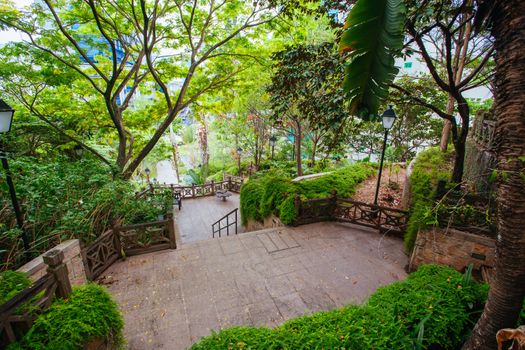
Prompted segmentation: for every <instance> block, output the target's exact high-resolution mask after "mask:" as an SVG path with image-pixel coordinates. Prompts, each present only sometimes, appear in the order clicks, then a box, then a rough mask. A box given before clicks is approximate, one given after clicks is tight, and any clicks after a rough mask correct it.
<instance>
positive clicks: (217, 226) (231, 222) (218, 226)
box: [211, 208, 239, 238]
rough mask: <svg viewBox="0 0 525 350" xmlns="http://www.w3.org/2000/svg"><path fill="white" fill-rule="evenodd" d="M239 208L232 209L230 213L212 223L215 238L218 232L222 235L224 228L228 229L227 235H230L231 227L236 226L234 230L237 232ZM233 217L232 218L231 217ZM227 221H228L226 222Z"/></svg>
mask: <svg viewBox="0 0 525 350" xmlns="http://www.w3.org/2000/svg"><path fill="white" fill-rule="evenodd" d="M238 211H239V208H235V209H233V210H232V211H230V212H229V213H228V214H226V215H224V216H223V217H222V218H220V219H219V220H217V221H216V222H215V223H213V224H212V225H211V231H212V237H213V238H215V234H216V233H217V234H218V236H219V237H221V233H222V230H226V236H229V235H230V227H231V226H234V232H235V234H237V218H238V214H237V212H238ZM230 217H231V218H230ZM225 221H226V222H225Z"/></svg>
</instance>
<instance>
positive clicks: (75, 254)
mask: <svg viewBox="0 0 525 350" xmlns="http://www.w3.org/2000/svg"><path fill="white" fill-rule="evenodd" d="M51 250H60V251H62V252H63V253H64V263H65V264H66V266H67V271H68V276H69V281H70V282H71V284H72V285H81V284H85V283H87V278H86V271H85V269H84V260H83V259H82V249H81V246H80V241H79V240H78V239H71V240H68V241H65V242H63V243H61V244H59V245H57V246H56V247H53V248H52V249H51ZM46 253H47V252H46ZM46 253H44V254H46ZM44 254H42V255H40V256H39V257H37V258H35V259H33V260H31V261H30V262H28V263H27V264H25V265H24V266H22V267H21V268H19V269H18V271H20V272H25V273H26V274H27V276H28V278H29V279H30V280H31V281H36V280H38V279H39V278H41V277H43V276H44V275H45V274H46V269H47V265H46V264H45V263H44V260H43V259H42V256H43V255H44Z"/></svg>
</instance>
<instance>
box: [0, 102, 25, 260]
mask: <svg viewBox="0 0 525 350" xmlns="http://www.w3.org/2000/svg"><path fill="white" fill-rule="evenodd" d="M14 114H15V110H14V109H13V108H11V107H10V106H9V105H8V104H7V103H5V102H4V101H3V100H0V134H5V133H8V132H9V131H10V130H11V124H12V122H13V115H14ZM0 146H1V153H0V158H1V159H2V167H3V168H4V170H5V177H6V182H7V186H8V187H9V194H10V195H11V203H12V204H13V211H14V212H15V217H16V223H17V225H18V228H19V229H20V231H22V241H23V242H24V251H25V252H24V255H25V257H26V259H27V260H30V258H31V254H30V252H29V249H30V246H29V236H28V235H27V232H26V230H25V229H24V218H23V216H22V211H21V210H20V205H19V204H18V199H17V198H16V191H15V185H14V184H13V179H12V177H11V171H10V170H9V164H8V163H7V154H6V153H5V151H4V150H3V144H0Z"/></svg>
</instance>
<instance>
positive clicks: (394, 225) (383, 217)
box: [294, 193, 408, 234]
mask: <svg viewBox="0 0 525 350" xmlns="http://www.w3.org/2000/svg"><path fill="white" fill-rule="evenodd" d="M295 209H296V212H297V218H296V221H295V223H294V224H295V225H304V224H310V223H314V222H319V221H328V220H336V221H343V222H349V223H352V224H357V225H362V226H367V227H373V228H376V229H378V230H379V231H381V232H391V233H395V234H400V233H403V232H404V231H405V229H406V225H407V223H408V212H406V211H403V210H399V209H396V208H388V207H382V206H374V205H373V204H368V203H363V202H358V201H354V200H352V199H347V198H340V197H338V196H337V194H336V193H334V194H333V195H332V196H331V197H328V198H319V199H310V200H306V201H301V199H300V198H299V196H296V197H295Z"/></svg>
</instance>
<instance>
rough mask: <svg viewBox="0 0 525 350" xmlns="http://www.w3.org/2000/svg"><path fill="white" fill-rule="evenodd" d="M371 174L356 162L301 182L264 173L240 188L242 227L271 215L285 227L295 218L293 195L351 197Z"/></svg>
mask: <svg viewBox="0 0 525 350" xmlns="http://www.w3.org/2000/svg"><path fill="white" fill-rule="evenodd" d="M374 173H375V168H374V167H373V166H372V165H371V164H369V163H356V164H353V165H350V166H347V167H344V168H340V169H337V170H335V171H334V172H332V173H331V174H328V175H325V176H322V177H318V178H315V179H311V180H303V181H301V182H292V181H291V179H290V178H286V177H283V176H278V175H277V176H276V175H271V174H267V175H265V176H261V177H257V178H253V179H250V180H249V181H248V182H247V183H245V184H244V185H243V187H242V189H241V205H240V206H241V218H242V222H243V225H246V223H247V221H248V220H250V219H254V220H259V221H260V220H262V219H264V218H266V217H268V216H270V215H271V214H275V215H277V216H278V217H279V218H280V219H281V221H282V222H283V223H284V224H286V225H289V224H291V223H293V221H294V219H295V218H296V216H297V213H296V212H295V206H294V197H295V195H300V196H301V199H303V200H305V199H314V198H324V197H329V196H330V195H331V194H332V192H333V191H334V190H336V191H337V193H338V195H339V196H341V197H350V196H352V195H353V194H354V192H355V189H356V186H357V184H359V183H360V182H362V181H363V180H365V179H367V178H368V177H370V176H371V175H373V174H374Z"/></svg>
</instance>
